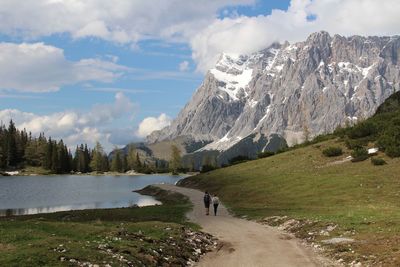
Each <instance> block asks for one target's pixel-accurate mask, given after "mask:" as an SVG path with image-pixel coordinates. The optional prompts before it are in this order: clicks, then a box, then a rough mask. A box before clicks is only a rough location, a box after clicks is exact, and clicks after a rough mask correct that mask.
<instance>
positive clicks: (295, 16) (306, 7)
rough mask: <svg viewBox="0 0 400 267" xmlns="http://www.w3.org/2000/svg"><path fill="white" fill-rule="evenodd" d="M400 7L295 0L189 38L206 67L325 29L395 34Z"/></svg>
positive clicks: (392, 2)
mask: <svg viewBox="0 0 400 267" xmlns="http://www.w3.org/2000/svg"><path fill="white" fill-rule="evenodd" d="M399 12H400V1H398V0H385V1H376V0H362V1H360V0H329V1H327V0H313V1H312V0H292V1H291V4H290V7H289V8H288V10H287V11H283V10H273V11H272V13H271V14H270V15H265V16H257V17H246V16H240V17H234V18H223V19H215V20H214V22H213V23H211V24H210V25H209V26H207V27H206V28H204V29H203V30H201V31H199V32H198V33H197V34H196V35H194V36H193V37H192V38H191V39H190V43H191V46H192V51H193V59H194V60H195V61H196V62H197V63H198V66H197V68H198V70H200V71H202V72H204V71H206V70H208V69H209V68H210V67H212V66H213V64H214V63H215V61H216V60H217V59H218V56H219V54H220V53H222V52H228V53H239V54H246V53H251V52H256V51H258V50H261V49H263V48H266V47H267V46H269V45H270V44H272V43H273V42H276V41H279V42H283V41H286V40H288V41H301V40H304V39H305V38H306V37H307V36H308V35H309V34H310V33H312V32H316V31H320V30H325V31H328V32H330V33H331V34H336V33H337V34H342V35H346V36H348V35H395V34H399V33H400V30H399V29H400V20H399V19H398V14H399ZM310 16H312V17H315V20H310V19H308V18H309V17H310Z"/></svg>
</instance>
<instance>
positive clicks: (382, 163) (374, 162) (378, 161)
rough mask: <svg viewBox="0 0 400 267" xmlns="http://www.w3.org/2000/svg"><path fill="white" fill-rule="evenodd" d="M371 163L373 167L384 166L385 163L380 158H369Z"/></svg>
mask: <svg viewBox="0 0 400 267" xmlns="http://www.w3.org/2000/svg"><path fill="white" fill-rule="evenodd" d="M371 163H372V164H373V165H385V164H386V161H385V160H384V159H382V158H371Z"/></svg>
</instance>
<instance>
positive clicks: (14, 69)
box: [0, 43, 129, 92]
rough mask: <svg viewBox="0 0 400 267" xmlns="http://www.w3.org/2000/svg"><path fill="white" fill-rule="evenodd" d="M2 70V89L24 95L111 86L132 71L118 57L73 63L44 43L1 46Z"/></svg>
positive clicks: (0, 67) (5, 44) (0, 65)
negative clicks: (96, 83)
mask: <svg viewBox="0 0 400 267" xmlns="http://www.w3.org/2000/svg"><path fill="white" fill-rule="evenodd" d="M0 69H1V71H0V90H1V89H8V90H11V89H14V90H17V91H23V92H49V91H57V90H58V89H59V88H60V87H61V86H63V85H67V84H76V83H79V82H87V81H99V82H104V83H109V82H112V81H114V80H115V79H116V78H118V77H120V76H121V75H123V73H124V72H126V71H128V70H129V69H128V68H127V67H123V66H120V65H117V64H116V63H115V58H112V59H111V61H105V60H101V59H93V58H92V59H82V60H80V61H76V62H74V61H69V60H67V59H66V58H65V56H64V51H63V50H62V49H59V48H57V47H54V46H50V45H45V44H43V43H34V44H28V43H22V44H14V43H0Z"/></svg>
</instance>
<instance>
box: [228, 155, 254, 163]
mask: <svg viewBox="0 0 400 267" xmlns="http://www.w3.org/2000/svg"><path fill="white" fill-rule="evenodd" d="M248 160H250V159H249V157H248V156H236V157H234V158H231V159H230V160H229V164H231V165H234V164H238V163H242V162H245V161H248Z"/></svg>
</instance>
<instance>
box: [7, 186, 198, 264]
mask: <svg viewBox="0 0 400 267" xmlns="http://www.w3.org/2000/svg"><path fill="white" fill-rule="evenodd" d="M145 191H146V192H147V193H148V194H152V195H155V196H156V198H158V199H159V200H161V201H163V203H165V204H164V205H160V206H151V207H143V208H121V209H99V210H82V211H67V212H57V213H50V214H38V215H30V216H16V217H8V218H4V217H3V218H0V266H69V265H71V264H72V263H71V262H69V260H70V259H75V260H78V261H79V262H81V263H83V262H90V263H97V264H101V265H105V264H110V265H112V266H120V265H121V266H126V263H123V262H121V261H119V260H118V259H117V258H115V257H112V255H113V254H114V255H115V254H119V255H122V256H123V257H124V258H125V259H126V260H127V261H130V262H131V263H133V264H134V265H135V266H141V265H143V264H144V265H146V266H156V265H159V264H160V262H157V261H156V259H157V257H154V255H153V254H154V252H153V250H158V249H160V248H162V249H163V251H164V253H167V254H168V253H170V254H171V255H174V254H179V255H180V256H182V255H185V254H187V253H189V252H188V249H189V248H185V245H184V240H183V237H182V231H183V228H182V227H193V225H192V224H188V223H187V221H186V218H185V213H186V212H187V211H188V210H189V209H190V208H191V204H190V203H189V202H188V200H187V198H186V197H184V196H182V195H179V194H175V193H167V192H165V191H162V190H159V189H155V188H150V189H147V190H145ZM169 240H173V241H174V242H175V243H176V248H179V247H180V249H178V251H175V250H176V248H175V247H172V246H170V245H169V246H167V245H165V244H166V242H170V241H169ZM99 246H100V247H99ZM169 247H170V248H169ZM64 249H65V250H66V251H64ZM107 249H109V253H108V252H107ZM61 258H64V259H66V261H61V260H60V259H61ZM177 258H179V257H177ZM176 261H177V262H176V264H178V265H179V264H181V263H180V262H179V260H178V259H177V260H176ZM72 265H74V264H72Z"/></svg>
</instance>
